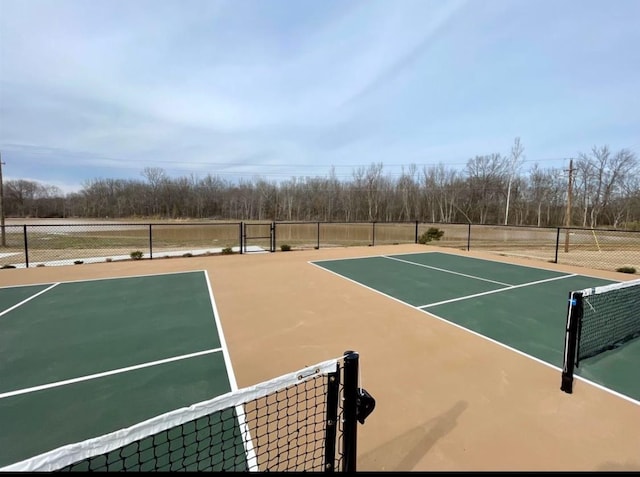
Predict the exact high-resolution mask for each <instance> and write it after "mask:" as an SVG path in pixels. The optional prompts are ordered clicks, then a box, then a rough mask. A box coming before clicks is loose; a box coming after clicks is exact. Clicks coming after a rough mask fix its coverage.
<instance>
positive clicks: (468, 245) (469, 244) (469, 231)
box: [467, 222, 471, 252]
mask: <svg viewBox="0 0 640 477" xmlns="http://www.w3.org/2000/svg"><path fill="white" fill-rule="evenodd" d="M469 250H471V222H469V226H468V230H467V252H468V251H469Z"/></svg>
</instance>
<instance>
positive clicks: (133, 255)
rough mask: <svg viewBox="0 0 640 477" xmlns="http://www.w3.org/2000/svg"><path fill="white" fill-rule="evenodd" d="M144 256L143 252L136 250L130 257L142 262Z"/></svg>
mask: <svg viewBox="0 0 640 477" xmlns="http://www.w3.org/2000/svg"><path fill="white" fill-rule="evenodd" d="M142 255H143V254H142V252H141V251H140V250H135V251H133V252H131V254H130V257H131V258H132V259H133V260H140V259H142Z"/></svg>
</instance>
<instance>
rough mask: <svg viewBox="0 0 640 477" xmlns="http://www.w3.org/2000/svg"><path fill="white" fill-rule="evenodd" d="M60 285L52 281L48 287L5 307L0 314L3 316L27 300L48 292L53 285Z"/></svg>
mask: <svg viewBox="0 0 640 477" xmlns="http://www.w3.org/2000/svg"><path fill="white" fill-rule="evenodd" d="M58 285H60V283H54V284H53V285H51V286H50V287H48V288H45V289H44V290H40V291H39V292H38V293H36V294H35V295H31V296H30V297H29V298H27V299H26V300H22V301H21V302H20V303H17V304H15V305H13V306H12V307H11V308H7V309H6V310H4V311H3V312H2V313H0V316H3V315H5V314H7V313H9V312H10V311H11V310H15V309H16V308H18V307H19V306H22V305H24V304H25V303H27V302H28V301H31V300H33V299H34V298H35V297H37V296H40V295H42V294H43V293H46V292H48V291H49V290H51V289H52V288H53V287H56V286H58Z"/></svg>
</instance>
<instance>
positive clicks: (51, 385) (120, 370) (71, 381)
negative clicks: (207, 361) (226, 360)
mask: <svg viewBox="0 0 640 477" xmlns="http://www.w3.org/2000/svg"><path fill="white" fill-rule="evenodd" d="M219 351H222V348H215V349H208V350H205V351H198V352H196V353H189V354H183V355H182V356H174V357H173V358H166V359H160V360H158V361H150V362H148V363H142V364H136V365H135V366H128V367H126V368H118V369H112V370H111V371H105V372H103V373H96V374H89V375H87V376H80V377H79V378H73V379H65V380H64V381H57V382H55V383H49V384H42V385H40V386H34V387H31V388H25V389H17V390H16V391H9V392H6V393H2V394H0V399H4V398H8V397H12V396H19V395H21V394H28V393H33V392H35V391H41V390H43V389H51V388H57V387H59V386H66V385H67V384H74V383H79V382H81V381H89V380H91V379H97V378H103V377H105V376H111V375H113V374H120V373H126V372H127V371H134V370H136V369H142V368H149V367H151V366H157V365H159V364H165V363H170V362H172V361H180V360H182V359H188V358H194V357H196V356H203V355H205V354H211V353H216V352H219Z"/></svg>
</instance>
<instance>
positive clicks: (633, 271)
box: [616, 267, 636, 274]
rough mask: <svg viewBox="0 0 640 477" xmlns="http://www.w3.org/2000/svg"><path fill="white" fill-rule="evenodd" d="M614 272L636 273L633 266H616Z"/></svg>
mask: <svg viewBox="0 0 640 477" xmlns="http://www.w3.org/2000/svg"><path fill="white" fill-rule="evenodd" d="M616 272H622V273H632V274H633V273H636V269H635V268H634V267H620V268H616Z"/></svg>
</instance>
